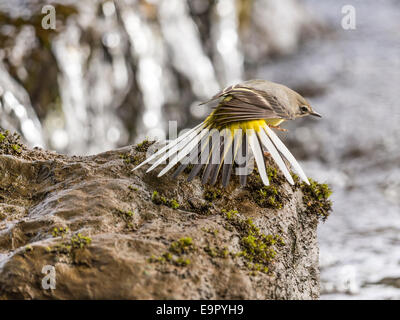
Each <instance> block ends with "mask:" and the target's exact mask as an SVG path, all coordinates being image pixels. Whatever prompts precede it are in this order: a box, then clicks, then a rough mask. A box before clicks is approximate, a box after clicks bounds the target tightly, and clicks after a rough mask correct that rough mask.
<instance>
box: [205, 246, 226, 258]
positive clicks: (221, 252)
mask: <svg viewBox="0 0 400 320" xmlns="http://www.w3.org/2000/svg"><path fill="white" fill-rule="evenodd" d="M203 250H204V251H205V252H206V253H207V254H208V255H209V256H210V257H211V258H217V257H218V258H227V257H228V256H229V250H228V248H227V247H223V248H222V249H221V248H217V247H211V246H205V247H204V248H203Z"/></svg>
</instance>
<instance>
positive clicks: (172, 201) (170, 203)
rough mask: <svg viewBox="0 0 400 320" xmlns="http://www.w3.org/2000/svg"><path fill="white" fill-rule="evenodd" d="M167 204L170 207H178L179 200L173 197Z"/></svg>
mask: <svg viewBox="0 0 400 320" xmlns="http://www.w3.org/2000/svg"><path fill="white" fill-rule="evenodd" d="M169 205H170V207H171V208H172V209H178V208H179V207H180V204H179V202H178V201H176V200H175V199H171V200H170V202H169Z"/></svg>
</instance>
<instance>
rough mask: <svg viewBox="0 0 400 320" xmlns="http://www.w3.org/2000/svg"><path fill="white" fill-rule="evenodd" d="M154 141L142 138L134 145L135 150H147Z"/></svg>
mask: <svg viewBox="0 0 400 320" xmlns="http://www.w3.org/2000/svg"><path fill="white" fill-rule="evenodd" d="M154 142H155V141H149V140H148V139H145V140H143V141H142V142H140V143H138V144H137V145H136V147H135V149H136V151H139V152H147V150H148V149H149V147H150V146H151V145H152V144H153V143H154Z"/></svg>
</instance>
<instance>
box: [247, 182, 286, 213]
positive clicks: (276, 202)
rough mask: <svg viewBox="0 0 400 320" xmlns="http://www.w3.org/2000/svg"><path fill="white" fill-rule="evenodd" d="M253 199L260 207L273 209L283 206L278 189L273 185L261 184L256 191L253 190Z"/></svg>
mask: <svg viewBox="0 0 400 320" xmlns="http://www.w3.org/2000/svg"><path fill="white" fill-rule="evenodd" d="M253 199H254V201H255V202H256V203H257V204H258V205H259V206H260V207H264V208H273V209H281V208H283V202H282V196H281V195H280V191H279V190H278V188H277V187H275V186H273V185H270V186H263V187H261V188H260V189H258V190H257V191H256V192H253Z"/></svg>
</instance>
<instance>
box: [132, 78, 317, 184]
mask: <svg viewBox="0 0 400 320" xmlns="http://www.w3.org/2000/svg"><path fill="white" fill-rule="evenodd" d="M211 102H217V103H216V106H215V107H213V111H212V112H211V113H210V115H209V116H208V117H207V118H206V119H205V120H204V121H203V122H202V123H200V124H199V125H197V126H196V127H195V128H193V129H191V130H189V131H188V132H186V133H184V134H183V135H181V136H180V137H178V138H177V139H175V140H172V141H170V142H169V143H167V145H165V146H164V147H162V148H161V149H160V150H158V151H157V152H156V153H154V154H153V155H151V156H150V157H149V158H147V159H146V160H145V161H143V162H142V163H141V164H139V165H138V166H137V167H136V168H134V169H133V170H136V169H137V168H140V167H141V166H143V165H144V164H146V163H148V162H150V161H151V160H153V161H155V162H154V163H153V164H152V166H151V167H150V168H148V169H147V172H149V171H151V170H153V169H154V168H156V167H157V166H158V165H160V164H161V163H163V162H165V161H166V160H169V162H168V164H167V165H166V166H165V167H164V168H163V169H162V170H161V172H160V173H159V174H158V176H159V177H160V176H162V175H164V174H165V173H166V172H168V171H169V170H170V169H171V168H173V167H174V166H175V165H176V164H178V163H179V162H180V165H179V166H177V168H176V170H175V173H174V174H173V176H174V177H176V176H177V175H178V174H180V173H181V172H182V171H183V170H184V169H185V168H187V167H188V166H189V164H191V165H192V168H191V172H190V173H189V176H188V181H191V180H192V179H193V178H194V177H195V176H197V175H198V174H199V173H200V171H201V169H202V168H203V167H204V170H203V173H202V177H201V181H202V183H203V184H205V183H210V184H211V185H214V184H215V183H216V182H217V179H218V173H219V172H220V171H222V173H221V176H222V185H223V186H224V187H226V186H227V185H228V184H229V179H230V176H231V173H232V169H233V167H235V168H236V172H237V174H238V175H239V178H240V183H241V185H242V186H243V185H245V184H246V176H247V175H248V172H249V171H248V170H240V169H248V167H249V163H250V162H249V161H248V159H249V156H250V154H251V153H252V154H253V156H254V159H255V161H256V164H257V167H258V172H259V174H260V177H261V180H262V182H263V183H264V184H265V185H269V180H268V176H267V173H266V167H265V161H264V153H263V147H264V148H265V149H266V150H267V152H268V153H269V154H270V155H271V157H272V158H273V159H274V161H275V162H276V164H277V165H278V167H279V169H280V170H281V171H282V173H283V174H284V176H285V177H286V179H287V180H288V181H289V183H290V184H294V181H293V178H292V176H291V174H290V172H289V170H288V168H287V166H286V163H285V162H284V161H283V159H282V156H283V157H284V158H286V160H287V161H288V162H289V163H290V164H291V165H292V167H293V169H294V170H295V171H296V172H297V173H298V175H299V176H300V178H301V179H302V180H303V181H304V182H305V183H307V184H309V181H308V179H307V177H306V175H305V174H304V171H303V169H302V168H301V167H300V165H299V163H298V162H297V161H296V159H295V158H294V156H293V155H292V154H291V153H290V151H289V150H288V149H287V148H286V146H285V145H284V144H283V143H282V141H281V140H280V139H279V138H278V136H277V135H276V134H275V133H274V132H273V131H272V130H271V128H275V129H280V130H283V129H281V128H280V127H279V125H280V124H281V123H282V122H284V121H286V120H294V119H296V118H300V117H304V116H308V115H312V116H316V117H321V115H320V114H318V113H317V112H315V111H314V110H313V109H312V108H311V106H310V104H309V103H308V102H307V100H306V99H305V98H304V97H302V96H301V95H300V94H298V93H297V92H295V91H293V90H292V89H290V88H288V87H286V86H284V85H282V84H278V83H274V82H270V81H266V80H249V81H245V82H243V83H240V84H236V85H232V86H230V87H227V88H225V89H224V90H222V91H221V92H219V93H217V94H216V95H215V96H214V97H212V98H211V99H210V100H209V101H207V102H204V103H202V104H208V103H211ZM216 133H217V134H216ZM249 150H251V153H250V152H249ZM243 159H246V161H243Z"/></svg>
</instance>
